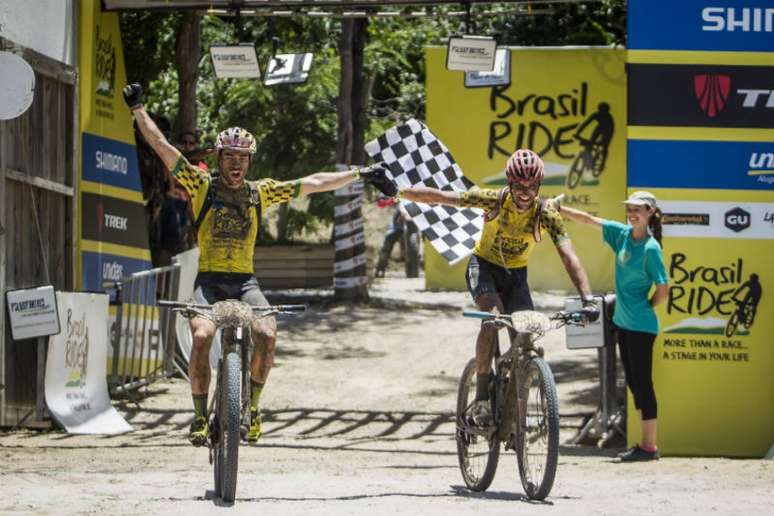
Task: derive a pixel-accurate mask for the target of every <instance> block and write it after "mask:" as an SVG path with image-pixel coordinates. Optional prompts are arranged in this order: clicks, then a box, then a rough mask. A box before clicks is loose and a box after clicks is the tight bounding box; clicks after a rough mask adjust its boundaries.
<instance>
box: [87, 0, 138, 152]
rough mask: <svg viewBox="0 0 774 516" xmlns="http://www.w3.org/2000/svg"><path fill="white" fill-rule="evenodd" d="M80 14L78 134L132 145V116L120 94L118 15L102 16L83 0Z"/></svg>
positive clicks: (96, 5)
mask: <svg viewBox="0 0 774 516" xmlns="http://www.w3.org/2000/svg"><path fill="white" fill-rule="evenodd" d="M80 11H81V30H80V53H79V59H78V62H79V68H80V71H81V75H80V77H79V79H80V89H81V98H80V104H81V105H80V109H81V132H86V133H91V134H96V135H100V136H103V137H105V138H110V139H112V140H118V141H120V142H124V143H128V144H130V145H134V134H133V131H132V116H131V113H130V112H129V109H127V107H126V105H125V104H124V100H123V96H122V93H121V89H122V88H123V86H124V85H125V84H126V69H125V67H124V50H123V46H122V45H121V32H120V30H119V27H118V14H116V13H114V12H113V13H103V12H102V9H101V7H100V2H99V0H83V1H82V2H81V3H80Z"/></svg>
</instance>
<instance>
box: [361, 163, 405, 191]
mask: <svg viewBox="0 0 774 516" xmlns="http://www.w3.org/2000/svg"><path fill="white" fill-rule="evenodd" d="M359 176H360V178H361V179H362V180H363V181H364V182H366V183H370V184H372V185H374V186H375V187H376V188H377V189H378V190H379V191H380V192H382V193H383V194H384V195H386V196H387V197H395V196H396V195H398V187H397V185H396V184H395V183H394V182H393V181H392V180H391V179H390V178H389V176H388V175H387V169H386V168H385V167H384V165H383V164H382V163H376V164H374V165H371V166H369V167H366V168H361V169H360V172H359Z"/></svg>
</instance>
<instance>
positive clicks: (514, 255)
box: [399, 149, 599, 425]
mask: <svg viewBox="0 0 774 516" xmlns="http://www.w3.org/2000/svg"><path fill="white" fill-rule="evenodd" d="M505 173H506V177H507V179H508V186H507V187H506V188H503V189H502V190H500V191H498V190H492V189H478V188H474V189H471V190H468V191H467V192H455V191H451V190H438V189H436V188H428V187H426V186H414V187H412V188H408V189H405V190H401V191H400V192H399V196H400V197H401V198H403V199H406V200H409V201H415V202H424V203H431V204H434V203H438V204H447V205H451V206H459V207H462V208H482V209H483V210H484V211H485V214H484V221H485V223H484V230H483V232H482V233H481V237H480V238H479V240H478V242H477V243H476V247H475V249H474V251H473V256H472V257H471V258H470V262H469V263H468V269H467V272H466V274H465V278H466V281H467V285H468V290H469V291H470V294H471V295H472V296H473V299H474V300H475V302H476V305H477V306H478V308H479V309H480V310H482V311H487V312H492V313H511V312H515V311H517V310H532V309H533V304H532V297H531V296H530V292H529V285H528V284H527V260H528V258H529V255H530V253H531V252H532V250H533V249H534V247H535V245H536V244H537V242H539V241H540V240H541V235H542V233H544V232H546V231H547V232H548V234H549V235H550V236H551V240H552V241H553V242H554V245H555V246H556V250H557V251H558V252H559V257H560V258H561V260H562V263H563V264H564V267H565V269H566V270H567V273H568V274H569V275H570V279H571V280H572V282H573V285H575V288H576V289H577V290H578V292H579V293H580V295H581V298H582V299H583V305H584V307H585V310H586V312H587V314H588V317H589V319H590V320H592V321H593V320H596V318H597V317H599V309H598V307H597V306H596V304H595V302H594V300H593V298H592V297H591V290H590V288H589V281H588V278H587V276H586V271H585V270H584V268H583V265H582V264H581V262H580V260H579V259H578V256H577V255H576V254H575V249H574V248H573V246H572V243H571V242H570V238H569V237H568V236H567V232H566V231H565V228H564V222H563V221H562V217H561V216H560V215H559V213H558V212H557V210H556V208H555V207H554V206H552V205H549V204H546V205H544V204H543V202H542V201H540V200H539V198H538V191H539V189H540V183H541V182H542V180H543V160H542V159H540V156H538V155H537V154H536V153H535V152H533V151H531V150H528V149H519V150H517V151H516V152H514V153H513V154H512V155H511V157H510V158H509V159H508V162H507V163H506V167H505ZM496 337H497V330H496V329H495V327H494V326H492V325H482V326H481V329H480V330H479V333H478V339H477V340H476V373H477V374H476V403H475V404H474V405H473V414H472V415H473V417H474V420H476V421H477V422H478V423H479V424H481V425H487V424H488V423H489V422H490V421H491V417H492V415H491V410H490V407H489V375H490V372H491V366H492V361H493V359H494V347H495V346H494V343H495V339H496Z"/></svg>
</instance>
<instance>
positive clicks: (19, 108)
mask: <svg viewBox="0 0 774 516" xmlns="http://www.w3.org/2000/svg"><path fill="white" fill-rule="evenodd" d="M0 77H2V78H3V79H2V86H0V120H12V119H14V118H16V117H18V116H20V115H22V114H23V113H24V112H25V111H27V109H28V108H29V107H30V106H31V105H32V100H33V99H34V98H35V72H34V71H33V70H32V67H31V66H30V65H29V63H27V61H25V60H24V59H22V58H21V57H19V56H17V55H16V54H12V53H11V52H0Z"/></svg>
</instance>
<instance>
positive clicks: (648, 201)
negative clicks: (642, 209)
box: [621, 190, 658, 208]
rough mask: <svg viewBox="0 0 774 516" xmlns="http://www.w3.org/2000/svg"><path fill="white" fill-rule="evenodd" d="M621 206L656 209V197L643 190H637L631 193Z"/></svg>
mask: <svg viewBox="0 0 774 516" xmlns="http://www.w3.org/2000/svg"><path fill="white" fill-rule="evenodd" d="M621 204H635V205H637V206H649V207H651V208H657V207H658V205H657V204H656V196H655V195H653V194H652V193H650V192H647V191H645V190H638V191H636V192H633V193H632V194H631V195H630V196H629V198H628V199H626V200H625V201H623V202H622V203H621Z"/></svg>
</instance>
